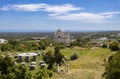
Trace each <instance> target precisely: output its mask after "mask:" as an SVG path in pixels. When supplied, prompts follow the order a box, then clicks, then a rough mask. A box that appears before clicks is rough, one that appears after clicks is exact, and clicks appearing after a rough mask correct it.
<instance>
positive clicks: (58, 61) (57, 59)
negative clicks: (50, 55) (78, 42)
mask: <svg viewBox="0 0 120 79" xmlns="http://www.w3.org/2000/svg"><path fill="white" fill-rule="evenodd" d="M54 57H55V62H56V64H59V65H61V63H62V59H63V58H64V55H63V54H61V53H60V47H58V46H57V47H55V52H54Z"/></svg>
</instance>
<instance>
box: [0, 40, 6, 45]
mask: <svg viewBox="0 0 120 79" xmlns="http://www.w3.org/2000/svg"><path fill="white" fill-rule="evenodd" d="M7 42H8V41H7V40H5V39H0V44H4V43H7Z"/></svg>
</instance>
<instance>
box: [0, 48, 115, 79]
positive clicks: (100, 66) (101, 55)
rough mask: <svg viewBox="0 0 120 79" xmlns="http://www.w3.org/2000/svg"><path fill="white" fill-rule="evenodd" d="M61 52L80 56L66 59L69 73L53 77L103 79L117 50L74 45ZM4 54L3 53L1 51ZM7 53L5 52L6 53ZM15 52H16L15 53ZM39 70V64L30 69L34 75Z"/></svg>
mask: <svg viewBox="0 0 120 79" xmlns="http://www.w3.org/2000/svg"><path fill="white" fill-rule="evenodd" d="M49 50H51V51H52V52H54V47H48V48H47V49H46V51H49ZM34 52H35V51H34ZM60 52H61V53H62V54H63V55H64V56H65V57H66V58H67V59H69V58H70V56H71V55H73V54H74V53H77V54H78V55H79V58H78V59H77V60H74V61H71V60H69V61H66V64H69V66H70V70H69V72H68V73H56V72H54V75H53V77H52V78H51V79H101V75H102V74H103V72H104V69H105V62H104V60H106V61H107V58H108V57H109V56H110V55H111V54H114V53H115V52H111V51H110V49H105V48H100V47H94V48H91V49H88V48H81V47H73V48H65V49H61V50H60ZM1 54H2V53H1ZM4 54H5V53H4ZM13 54H15V53H13ZM41 57H42V56H39V57H38V58H37V63H39V62H40V61H41V59H42V58H41ZM29 65H30V63H28V65H27V69H28V70H29ZM38 70H39V66H38V65H37V68H36V69H35V70H33V71H30V72H31V73H32V75H35V72H37V71H38ZM60 70H64V71H65V66H64V65H62V66H61V67H60Z"/></svg>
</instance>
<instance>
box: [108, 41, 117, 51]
mask: <svg viewBox="0 0 120 79" xmlns="http://www.w3.org/2000/svg"><path fill="white" fill-rule="evenodd" d="M109 48H110V49H111V51H117V50H119V43H118V42H116V41H115V42H112V43H111V44H110V46H109Z"/></svg>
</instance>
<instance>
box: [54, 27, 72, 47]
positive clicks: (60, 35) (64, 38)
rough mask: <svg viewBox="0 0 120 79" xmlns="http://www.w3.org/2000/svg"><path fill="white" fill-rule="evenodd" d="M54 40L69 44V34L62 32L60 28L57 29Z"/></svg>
mask: <svg viewBox="0 0 120 79" xmlns="http://www.w3.org/2000/svg"><path fill="white" fill-rule="evenodd" d="M54 41H55V42H56V43H64V44H67V45H68V44H69V43H70V35H69V33H64V32H63V31H62V30H61V29H60V28H59V29H58V30H57V32H56V33H55V34H54Z"/></svg>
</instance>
